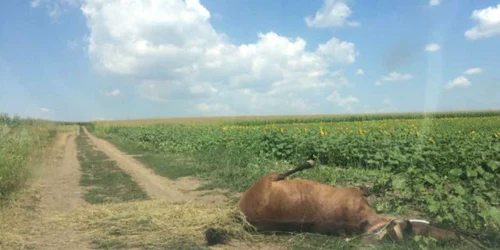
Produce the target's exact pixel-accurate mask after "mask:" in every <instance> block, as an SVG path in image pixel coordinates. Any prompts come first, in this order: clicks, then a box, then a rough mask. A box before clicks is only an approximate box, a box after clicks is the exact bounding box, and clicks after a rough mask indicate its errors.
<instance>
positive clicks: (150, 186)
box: [84, 128, 226, 203]
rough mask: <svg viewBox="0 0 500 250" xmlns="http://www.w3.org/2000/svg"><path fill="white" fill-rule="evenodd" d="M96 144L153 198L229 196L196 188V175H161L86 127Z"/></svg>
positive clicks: (216, 198)
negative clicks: (194, 176)
mask: <svg viewBox="0 0 500 250" xmlns="http://www.w3.org/2000/svg"><path fill="white" fill-rule="evenodd" d="M84 131H85V133H86V134H87V135H88V136H89V138H90V140H91V142H92V143H93V144H94V145H95V147H96V148H97V149H98V150H100V151H102V152H104V153H105V154H106V155H107V156H108V157H109V158H111V159H112V160H115V161H116V162H117V165H118V166H119V167H120V168H121V169H122V170H123V171H124V172H126V173H127V174H129V175H130V176H131V177H132V179H133V180H134V181H135V182H136V183H137V184H138V185H139V186H140V187H141V188H142V189H143V190H144V191H146V193H147V194H148V195H149V197H151V198H152V199H159V200H166V201H170V202H209V203H212V202H224V201H225V200H226V197H225V196H224V195H222V194H219V193H218V191H217V190H215V191H199V190H196V189H197V188H198V187H199V186H201V183H200V182H199V181H198V180H197V179H195V178H193V177H182V178H179V179H177V180H170V179H168V178H165V177H162V176H159V175H157V174H155V173H154V171H153V170H152V169H150V168H147V167H145V166H144V165H142V164H141V163H140V162H138V161H137V160H136V159H134V158H133V156H131V155H127V154H125V153H123V152H122V151H120V150H119V149H117V148H116V147H115V146H114V145H113V144H111V143H109V142H107V141H105V140H102V139H100V138H97V137H96V136H94V135H92V134H91V133H89V132H88V131H87V130H86V129H85V128H84Z"/></svg>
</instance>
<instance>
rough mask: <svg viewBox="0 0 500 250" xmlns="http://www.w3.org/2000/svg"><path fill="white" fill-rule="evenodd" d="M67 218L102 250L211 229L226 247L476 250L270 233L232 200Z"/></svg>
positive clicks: (186, 245)
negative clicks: (253, 224) (247, 218)
mask: <svg viewBox="0 0 500 250" xmlns="http://www.w3.org/2000/svg"><path fill="white" fill-rule="evenodd" d="M61 223H66V224H69V225H70V226H72V227H75V228H76V230H79V231H84V232H88V234H86V237H88V239H91V240H92V243H93V245H94V246H95V247H96V248H98V249H210V248H209V247H208V246H207V244H206V241H205V230H206V229H208V228H214V229H216V230H218V231H219V232H223V233H224V235H225V236H227V237H228V238H229V241H228V243H229V244H231V245H232V246H233V247H230V246H228V245H226V246H227V247H226V248H225V249H261V248H263V247H266V248H265V249H297V250H298V249H384V250H388V249H419V248H421V247H422V248H421V249H425V248H423V247H427V249H473V248H472V247H471V246H469V245H466V244H462V245H460V244H450V243H436V242H433V241H432V240H430V239H429V238H422V239H418V240H409V241H406V242H404V243H392V242H382V243H381V244H379V245H361V244H359V241H358V240H357V239H354V240H352V241H350V242H346V241H345V240H344V239H343V238H340V237H332V236H325V235H317V234H305V233H304V234H283V235H264V234H259V233H256V232H255V231H253V230H252V227H251V226H249V225H248V224H247V223H246V221H245V220H244V218H243V217H242V215H241V214H240V213H238V212H237V211H236V210H235V209H234V206H231V205H229V204H219V205H216V204H200V203H181V204H172V203H169V202H168V201H142V202H129V203H116V204H106V205H101V206H94V207H90V208H88V209H85V210H79V211H76V212H75V213H71V214H68V215H64V217H63V219H62V220H61Z"/></svg>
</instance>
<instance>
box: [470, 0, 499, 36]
mask: <svg viewBox="0 0 500 250" xmlns="http://www.w3.org/2000/svg"><path fill="white" fill-rule="evenodd" d="M471 18H472V19H473V20H474V21H476V22H477V25H476V26H474V27H472V28H471V29H469V30H467V31H465V34H464V35H465V37H466V38H468V39H471V40H476V39H482V38H489V37H493V36H496V35H500V4H498V5H497V6H496V7H491V6H490V7H488V8H485V9H480V10H474V11H473V12H472V15H471Z"/></svg>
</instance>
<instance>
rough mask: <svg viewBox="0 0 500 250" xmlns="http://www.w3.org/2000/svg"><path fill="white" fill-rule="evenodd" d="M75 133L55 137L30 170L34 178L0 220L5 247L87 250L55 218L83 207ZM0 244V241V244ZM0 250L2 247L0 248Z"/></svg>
mask: <svg viewBox="0 0 500 250" xmlns="http://www.w3.org/2000/svg"><path fill="white" fill-rule="evenodd" d="M77 133H78V131H77V129H76V127H74V129H73V130H71V132H65V133H61V134H59V135H58V136H57V138H56V141H55V143H54V147H53V148H52V149H51V150H50V151H49V152H48V154H47V155H46V157H45V159H44V160H43V161H42V162H40V163H39V164H38V166H36V167H34V168H35V170H36V171H35V172H34V176H33V177H34V178H33V180H32V181H31V184H32V185H30V186H29V188H27V189H26V191H25V193H24V195H22V196H21V197H20V198H19V200H18V201H17V202H16V203H15V204H14V205H13V206H12V207H10V208H9V209H7V210H6V211H2V217H3V220H4V221H5V224H6V225H9V226H10V227H11V228H2V230H0V231H2V232H0V233H3V236H4V237H5V238H6V240H5V242H6V244H7V246H4V247H8V248H10V247H15V248H16V249H25V248H27V249H90V247H89V245H88V241H86V240H83V239H82V237H81V235H80V234H79V233H78V232H75V231H74V230H72V229H71V228H68V227H65V226H62V225H60V224H59V223H57V221H56V220H54V219H55V218H57V216H59V215H63V214H65V213H71V212H73V211H75V210H77V209H79V208H82V207H85V206H86V205H87V203H86V202H85V201H84V200H83V199H82V198H81V193H82V190H81V188H80V185H79V182H80V175H81V173H80V165H79V163H78V159H77V149H76V142H75V138H76V136H77ZM0 241H1V240H0ZM0 248H2V245H1V244H0Z"/></svg>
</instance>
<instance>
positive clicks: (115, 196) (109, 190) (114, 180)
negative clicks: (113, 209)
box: [76, 129, 148, 204]
mask: <svg viewBox="0 0 500 250" xmlns="http://www.w3.org/2000/svg"><path fill="white" fill-rule="evenodd" d="M89 140H90V139H89V137H88V136H87V135H86V134H85V133H84V132H83V130H82V129H80V135H79V136H78V138H77V141H76V143H77V147H78V149H79V152H78V160H79V162H80V165H81V169H82V172H83V173H82V177H81V179H80V185H81V186H83V187H86V192H85V194H84V199H85V200H86V201H87V202H89V203H91V204H101V203H114V202H124V201H135V200H146V199H148V195H147V194H146V193H145V192H144V191H143V190H142V189H141V188H140V187H139V186H138V185H137V184H136V183H135V182H134V181H133V180H132V179H131V178H130V176H129V175H128V174H126V173H124V172H122V171H121V169H120V168H119V167H118V166H117V165H116V163H115V162H113V161H111V160H110V159H109V158H108V157H107V156H106V155H105V154H104V153H102V152H101V151H97V150H94V149H93V148H92V146H91V144H90V142H89Z"/></svg>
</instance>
